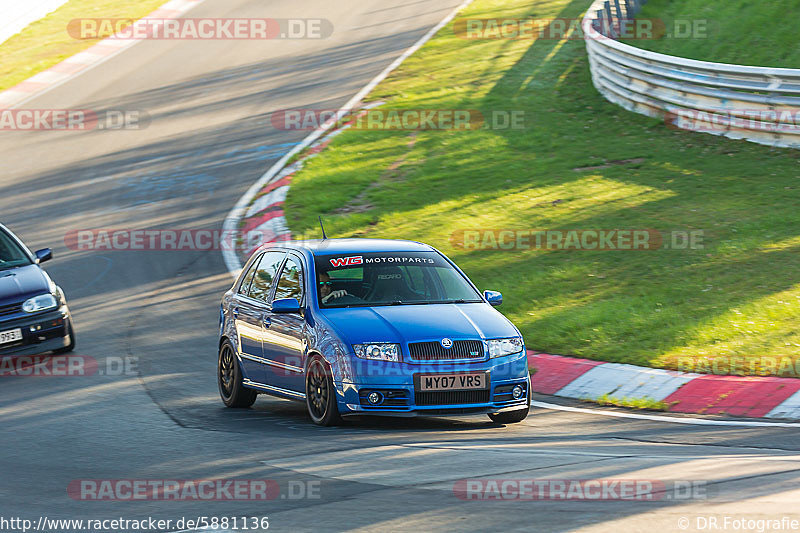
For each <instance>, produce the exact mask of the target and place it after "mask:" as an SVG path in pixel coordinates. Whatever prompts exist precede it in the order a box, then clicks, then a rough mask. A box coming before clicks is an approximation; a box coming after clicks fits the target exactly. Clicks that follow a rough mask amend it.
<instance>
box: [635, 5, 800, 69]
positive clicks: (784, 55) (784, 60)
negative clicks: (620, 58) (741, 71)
mask: <svg viewBox="0 0 800 533" xmlns="http://www.w3.org/2000/svg"><path fill="white" fill-rule="evenodd" d="M798 12H800V0H769V1H760V0H650V2H648V3H647V4H646V5H645V6H644V8H643V9H642V12H641V13H640V14H639V16H638V17H637V18H649V19H660V20H662V21H664V23H665V25H666V29H667V32H668V33H667V34H664V35H662V37H661V38H660V39H656V40H650V39H648V40H636V41H633V40H632V41H628V42H629V44H632V45H634V46H638V47H640V48H646V49H647V50H653V51H655V52H661V53H663V54H670V55H676V56H680V57H686V58H690V59H700V60H704V61H716V62H719V63H736V64H743V65H759V66H764V67H787V68H800V32H798V31H797V28H796V27H795V25H794V24H792V23H791V22H790V21H791V19H792V18H793V15H795V14H797V13H798ZM676 20H678V21H682V22H679V23H678V26H677V30H678V31H677V32H676V31H674V30H675V28H676V26H675V24H674V21H676ZM683 21H688V22H690V23H691V24H692V26H694V27H696V28H697V30H698V32H697V33H696V34H695V36H694V37H691V38H686V37H682V35H686V34H685V33H684V28H687V27H688V26H686V22H683Z"/></svg>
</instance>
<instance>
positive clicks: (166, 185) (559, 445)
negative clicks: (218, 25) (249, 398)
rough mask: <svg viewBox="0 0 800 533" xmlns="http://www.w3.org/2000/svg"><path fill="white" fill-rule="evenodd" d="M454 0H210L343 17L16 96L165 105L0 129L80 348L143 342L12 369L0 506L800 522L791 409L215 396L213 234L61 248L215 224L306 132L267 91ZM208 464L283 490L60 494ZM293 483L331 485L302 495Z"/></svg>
mask: <svg viewBox="0 0 800 533" xmlns="http://www.w3.org/2000/svg"><path fill="white" fill-rule="evenodd" d="M457 4H458V2H456V1H454V0H435V1H434V0H430V1H425V0H422V1H420V0H412V1H408V0H399V1H397V0H392V1H386V0H384V1H376V0H359V1H351V0H346V1H345V0H340V1H338V2H322V1H304V2H298V1H295V2H289V1H283V0H276V1H272V2H263V1H257V0H234V1H227V2H222V1H219V0H209V1H207V2H205V3H203V4H201V5H200V6H199V7H197V8H195V9H194V10H193V11H191V12H190V13H189V14H188V15H187V16H192V17H203V16H222V17H265V16H267V17H321V18H327V19H329V20H331V21H332V22H333V24H334V27H335V32H334V34H333V36H332V37H331V38H330V39H326V40H322V41H319V40H307V41H271V42H263V43H259V42H254V41H213V42H183V41H147V42H142V43H139V44H137V45H135V46H133V47H132V48H130V49H128V50H126V51H124V52H123V53H121V54H120V55H118V56H116V57H115V58H113V59H112V60H111V61H108V62H106V63H104V64H102V65H100V66H98V67H96V68H94V69H92V70H90V71H89V72H86V73H84V74H83V75H81V76H79V77H78V78H76V79H73V80H72V81H70V82H68V83H66V84H64V85H62V86H60V87H58V88H56V89H55V90H52V91H50V92H49V93H47V94H44V95H42V96H40V97H38V98H36V99H35V100H33V101H31V102H29V103H27V104H26V106H25V107H28V108H62V109H63V108H89V109H100V110H102V109H109V108H114V109H119V108H123V109H130V110H144V111H146V112H147V113H148V115H149V116H150V117H151V119H152V122H151V123H150V125H149V127H148V128H146V129H143V130H140V131H115V132H112V131H93V132H85V133H73V132H36V133H12V132H4V133H2V134H1V135H0V161H2V173H0V205H1V206H2V208H1V209H2V211H1V213H2V214H1V215H0V217H1V219H2V222H4V223H5V224H7V225H9V226H10V227H11V228H13V229H14V230H15V231H17V232H18V233H19V234H20V236H21V237H22V238H23V239H24V240H25V241H26V242H27V243H28V244H29V245H30V246H31V247H32V248H34V249H35V248H40V247H45V246H52V247H53V248H54V250H55V256H56V257H55V259H54V260H53V261H52V262H51V263H48V264H47V265H46V267H47V270H48V271H49V272H50V274H51V275H52V276H53V277H54V278H55V279H56V280H57V281H58V282H59V283H60V284H61V285H62V286H63V288H64V289H65V291H66V293H67V295H68V297H69V299H70V302H71V307H72V310H73V313H74V315H75V323H76V328H77V332H78V349H77V351H76V354H79V355H85V356H91V357H93V358H95V359H97V360H98V361H99V363H100V367H101V369H104V368H106V367H105V365H106V364H107V362H108V361H111V362H114V361H116V360H117V359H118V358H122V357H132V358H135V359H133V360H135V361H136V364H137V365H138V370H137V371H136V372H132V373H129V374H127V375H125V374H123V375H108V374H109V373H105V374H106V375H99V374H98V375H93V376H84V377H60V378H54V377H53V378H48V377H13V378H8V377H6V378H0V379H2V382H0V428H2V430H0V435H1V436H0V443H2V455H0V516H3V517H6V518H8V517H21V518H27V519H31V520H33V521H34V522H36V520H37V519H38V518H39V517H40V516H46V517H48V518H83V519H111V518H119V517H122V518H128V519H132V518H142V517H148V516H151V517H155V518H158V519H173V520H177V519H179V518H181V517H190V518H191V517H197V516H208V517H211V516H217V517H223V516H229V517H230V516H248V517H262V516H268V517H269V524H270V530H278V531H337V530H359V529H361V530H370V531H376V530H385V531H398V530H406V529H409V530H425V531H428V530H438V531H450V530H470V531H478V530H480V531H483V530H504V531H568V530H583V531H645V530H646V531H648V532H652V531H655V530H661V531H685V530H699V529H701V526H702V525H703V522H702V521H701V522H698V521H697V520H698V517H701V520H702V518H703V517H710V516H714V517H718V519H719V520H720V522H719V523H720V524H722V523H723V520H724V517H725V516H728V517H731V518H736V519H741V518H744V519H780V518H782V517H792V518H795V519H800V511H798V509H797V504H796V502H797V501H798V497H799V496H800V490H798V486H800V485H799V484H798V481H799V480H800V462H798V459H800V440H799V439H798V436H800V431H798V430H797V429H793V428H769V427H766V428H765V427H754V428H742V427H708V426H694V425H681V424H674V423H670V422H661V421H650V420H636V419H633V420H631V419H618V418H610V417H607V416H601V415H599V414H592V413H576V412H562V411H554V410H546V409H535V411H534V412H533V414H532V416H530V417H529V418H528V419H527V420H526V421H525V422H524V423H522V424H518V425H514V426H508V427H504V426H499V425H495V424H492V423H491V422H490V421H489V420H488V418H486V419H485V418H453V419H431V418H424V419H423V418H420V419H411V420H397V419H366V420H351V421H349V422H347V423H346V424H345V425H344V426H342V427H337V428H318V427H315V426H313V425H311V424H310V423H309V421H308V420H307V419H306V415H305V411H304V406H303V405H301V404H296V403H291V402H288V401H282V400H277V399H270V398H267V397H260V398H259V400H258V401H257V402H256V404H255V406H254V407H253V408H252V409H249V410H228V409H225V408H224V407H223V405H222V403H221V402H220V400H219V397H218V393H217V388H216V382H215V364H216V343H217V316H218V315H217V309H218V303H219V299H220V296H221V294H222V293H223V292H224V291H225V290H226V289H227V288H228V286H229V285H230V282H231V279H230V275H229V274H228V272H227V271H226V270H225V267H224V264H223V261H222V258H221V255H220V253H219V252H217V251H210V252H191V251H181V252H176V251H163V252H158V251H147V252H121V251H115V252H107V251H82V252H79V251H73V250H69V249H67V247H66V246H65V244H64V235H65V233H67V232H68V231H70V230H76V229H85V228H146V229H152V228H198V229H205V228H220V227H221V224H222V221H223V219H224V217H225V215H226V214H227V212H228V210H229V209H230V208H231V206H232V205H234V204H235V203H236V201H237V199H238V198H239V197H240V196H241V194H243V193H244V191H245V190H246V189H247V188H248V187H249V186H250V184H251V183H252V182H253V181H255V180H256V179H257V177H258V176H260V175H261V173H263V172H264V170H266V168H268V166H269V165H270V164H271V163H273V162H274V161H275V160H277V159H278V158H279V157H280V156H281V155H282V154H283V153H284V152H285V151H286V150H288V149H289V148H291V146H292V143H297V142H299V141H300V140H301V139H302V137H304V136H305V134H306V132H302V131H279V130H276V129H274V128H272V127H271V125H270V123H269V120H268V117H269V113H270V112H271V111H273V110H276V109H282V108H290V107H313V108H337V107H338V106H340V105H342V104H343V103H344V102H345V101H346V100H347V99H348V98H349V97H350V96H352V95H353V94H355V93H356V92H357V91H358V90H359V89H360V88H361V87H362V86H363V85H364V84H366V83H367V82H368V81H369V80H370V79H371V78H372V77H373V76H375V75H376V74H377V73H378V72H380V71H381V70H382V69H383V68H384V67H385V66H386V65H387V64H389V63H390V62H391V61H392V60H393V59H394V58H395V57H397V56H399V55H400V54H401V53H402V52H403V51H404V50H405V49H406V48H407V47H408V46H410V45H411V44H413V43H414V42H415V41H416V40H417V39H418V38H419V37H420V36H422V35H423V34H424V33H425V32H426V31H427V30H428V29H429V28H431V27H432V26H433V25H435V24H436V23H437V22H438V21H439V20H440V19H442V18H443V17H444V16H445V15H446V14H447V13H448V12H449V11H450V10H451V9H452V8H453V7H454V6H455V5H457ZM537 399H541V400H546V401H554V399H552V398H547V397H541V398H537ZM572 405H575V404H572ZM208 478H246V479H270V480H275V481H277V482H278V483H279V485H280V489H281V495H280V496H278V497H276V498H275V499H274V500H271V501H266V502H263V501H261V502H254V501H213V502H197V501H182V502H175V501H144V502H105V501H100V502H98V501H77V500H74V499H72V498H70V497H69V496H68V494H67V487H68V485H69V484H70V482H73V481H75V480H83V479H140V480H141V479H145V480H149V479H208ZM467 478H494V479H498V478H514V479H532V478H535V479H551V480H559V479H605V478H614V479H623V478H624V479H636V480H663V481H670V480H686V481H704V482H707V483H708V484H707V485H706V486H705V487H706V490H705V491H704V494H699V493H698V494H695V496H697V497H696V498H693V499H688V500H683V499H676V498H673V497H671V496H672V494H668V495H663V496H662V497H657V498H655V499H654V500H653V501H635V502H631V501H596V500H595V501H576V500H556V501H463V500H461V499H459V498H458V497H456V495H455V493H454V491H453V487H454V483H455V482H456V481H458V480H460V479H467ZM298 482H302V483H305V482H312V483H311V485H307V486H309V487H314V489H313V490H315V491H318V494H314V495H313V497H305V498H294V497H292V494H290V492H289V490H290V488H289V486H290V484H291V485H292V486H294V487H295V488H296V487H298V486H299V485H298ZM684 517H685V518H686V519H688V520H689V521H688V522H685V521H684V522H682V521H681V519H682V518H684ZM687 525H688V527H684V528H682V527H681V526H687ZM173 529H174V528H173ZM707 530H708V529H707ZM718 530H722V529H718ZM727 530H728V531H733V530H735V529H730V527H729V528H728V529H727ZM739 530H740V531H742V530H747V529H739Z"/></svg>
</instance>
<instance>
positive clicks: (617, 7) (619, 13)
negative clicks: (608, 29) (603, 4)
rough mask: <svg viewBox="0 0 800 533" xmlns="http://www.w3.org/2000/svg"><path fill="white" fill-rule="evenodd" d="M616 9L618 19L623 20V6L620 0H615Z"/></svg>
mask: <svg viewBox="0 0 800 533" xmlns="http://www.w3.org/2000/svg"><path fill="white" fill-rule="evenodd" d="M614 9H616V11H617V20H622V8H621V7H620V6H619V0H614Z"/></svg>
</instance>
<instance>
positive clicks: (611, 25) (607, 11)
mask: <svg viewBox="0 0 800 533" xmlns="http://www.w3.org/2000/svg"><path fill="white" fill-rule="evenodd" d="M603 10H604V11H605V16H606V20H607V21H608V24H607V26H606V27H607V28H608V35H606V37H611V38H615V37H616V35H615V33H616V32H615V31H614V16H613V15H612V14H611V3H609V1H608V0H606V1H605V2H604V3H603Z"/></svg>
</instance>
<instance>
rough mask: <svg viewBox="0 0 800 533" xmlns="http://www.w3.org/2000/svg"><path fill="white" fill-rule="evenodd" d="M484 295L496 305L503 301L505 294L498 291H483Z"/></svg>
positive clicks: (490, 303)
mask: <svg viewBox="0 0 800 533" xmlns="http://www.w3.org/2000/svg"><path fill="white" fill-rule="evenodd" d="M483 297H484V298H485V299H486V301H487V302H489V305H492V306H494V307H497V306H498V305H500V304H501V303H503V295H502V294H500V293H499V292H497V291H483Z"/></svg>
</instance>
